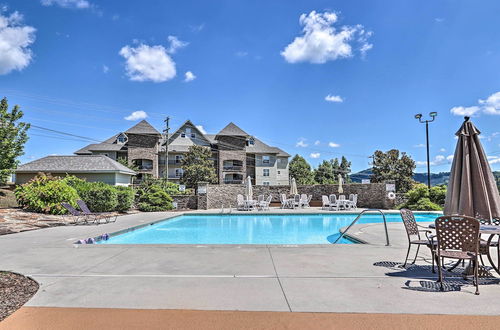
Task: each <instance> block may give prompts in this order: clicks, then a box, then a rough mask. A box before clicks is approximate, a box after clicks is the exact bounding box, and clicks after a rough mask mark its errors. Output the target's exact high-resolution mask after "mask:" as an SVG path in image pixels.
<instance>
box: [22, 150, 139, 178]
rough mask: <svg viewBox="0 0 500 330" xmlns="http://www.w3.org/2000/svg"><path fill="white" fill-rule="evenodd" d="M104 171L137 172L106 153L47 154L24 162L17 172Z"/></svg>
mask: <svg viewBox="0 0 500 330" xmlns="http://www.w3.org/2000/svg"><path fill="white" fill-rule="evenodd" d="M37 172H54V173H90V172H92V173H102V172H119V173H125V174H130V175H135V174H137V173H136V172H134V171H132V170H131V169H129V168H128V167H126V166H123V165H122V164H120V163H118V162H116V161H114V160H113V159H111V158H109V157H107V156H104V155H91V156H87V155H77V156H47V157H43V158H40V159H37V160H34V161H32V162H29V163H26V164H22V165H20V166H19V167H18V168H17V169H16V173H37Z"/></svg>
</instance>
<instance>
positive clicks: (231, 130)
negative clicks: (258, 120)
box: [217, 122, 249, 136]
mask: <svg viewBox="0 0 500 330" xmlns="http://www.w3.org/2000/svg"><path fill="white" fill-rule="evenodd" d="M217 135H218V136H223V135H229V136H249V134H248V133H247V132H245V131H244V130H242V129H241V128H239V127H238V126H236V125H235V124H234V123H233V122H230V123H229V124H228V125H227V126H226V127H224V128H223V129H221V130H220V132H219V133H217Z"/></svg>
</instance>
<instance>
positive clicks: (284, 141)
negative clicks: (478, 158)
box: [0, 0, 500, 172]
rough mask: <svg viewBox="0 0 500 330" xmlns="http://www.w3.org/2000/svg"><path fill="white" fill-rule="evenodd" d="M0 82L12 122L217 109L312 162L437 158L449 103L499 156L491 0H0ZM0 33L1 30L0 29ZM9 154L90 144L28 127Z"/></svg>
mask: <svg viewBox="0 0 500 330" xmlns="http://www.w3.org/2000/svg"><path fill="white" fill-rule="evenodd" d="M0 8H2V9H1V14H0V15H1V19H0V41H4V43H3V46H0V47H4V49H0V96H7V97H8V99H9V102H10V104H11V105H13V104H19V105H21V107H22V109H23V110H24V111H25V118H26V120H28V121H30V122H32V123H33V124H34V125H38V126H41V127H45V128H50V129H56V130H60V131H64V132H68V133H71V134H76V135H80V136H83V137H87V138H92V139H96V140H103V139H105V138H108V137H109V136H111V135H113V134H114V133H116V132H119V131H122V130H125V129H127V128H128V127H130V126H132V125H133V124H134V123H136V122H137V120H136V121H134V120H126V119H124V118H125V117H129V116H131V115H132V114H133V113H134V112H135V115H132V116H131V117H129V119H133V118H140V117H141V116H144V115H147V120H149V121H150V122H151V123H152V124H153V125H155V126H156V127H157V128H158V129H161V128H162V125H163V118H164V117H165V116H167V115H168V116H170V117H171V126H172V127H173V128H174V129H175V128H177V127H178V125H180V124H181V123H182V122H184V121H185V120H186V119H190V120H191V121H193V122H194V123H195V124H197V125H201V126H203V128H204V129H205V131H207V132H208V133H216V132H217V131H218V130H220V129H221V128H222V127H224V126H225V125H226V124H227V123H228V122H229V121H233V122H235V123H236V124H238V125H239V126H240V127H241V128H243V129H244V130H245V131H247V132H249V133H250V134H253V135H255V136H257V137H259V138H261V139H262V140H264V141H266V142H267V143H269V144H272V145H276V146H279V147H281V148H282V149H284V150H286V151H288V152H289V153H290V154H295V153H299V154H301V155H303V156H304V157H306V159H307V160H308V161H309V162H311V164H313V165H317V164H318V163H319V162H320V161H321V160H323V159H330V158H332V157H339V156H341V155H346V156H347V157H348V159H349V160H351V161H352V163H353V166H352V167H353V171H358V170H362V169H365V168H367V167H368V162H369V159H368V156H369V155H371V154H372V153H373V151H374V150H376V149H381V150H388V149H390V148H398V149H400V150H402V151H406V152H407V153H409V154H410V155H411V156H412V157H413V159H415V160H416V161H417V162H418V167H417V171H418V172H424V171H425V148H423V147H422V144H423V143H425V130H424V125H421V124H418V122H417V121H416V120H415V119H414V118H413V117H414V114H416V113H423V114H427V113H429V112H431V111H437V112H438V113H439V115H438V117H437V119H436V121H435V122H434V123H432V124H431V126H430V128H431V130H430V132H431V158H432V165H433V166H432V171H433V172H438V171H447V170H449V168H450V163H449V161H450V159H451V158H450V155H452V154H453V151H454V147H455V143H456V140H455V139H454V133H455V132H456V130H457V129H458V127H459V126H460V124H461V122H462V120H463V115H464V114H472V115H473V122H474V123H475V124H476V125H477V126H478V128H479V129H480V130H481V131H482V132H483V134H482V135H483V136H484V138H483V140H482V141H483V143H484V148H485V150H486V151H487V153H488V154H489V155H490V156H491V163H492V167H493V168H494V169H497V170H498V169H500V133H498V132H500V127H499V125H498V124H499V123H500V72H499V71H500V69H499V68H500V66H499V65H498V63H500V39H499V38H498V31H499V30H500V21H499V20H498V15H499V14H500V2H498V1H481V2H473V1H425V2H423V1H401V0H394V1H389V0H384V1H285V0H283V1H235V0H227V1H143V2H138V1H92V0H41V1H38V0H32V1H3V2H1V5H0ZM0 44H2V43H1V42H0ZM31 135H32V136H31V139H30V141H29V142H28V144H27V146H26V155H25V156H23V157H22V159H21V160H22V161H23V162H26V161H29V160H31V159H34V158H38V157H42V156H45V155H48V154H71V153H72V152H73V151H75V150H77V149H79V148H80V147H82V146H84V145H86V144H87V143H90V142H89V140H85V141H82V140H80V139H77V138H75V137H70V136H62V135H57V134H55V133H50V132H49V131H43V130H40V129H32V130H31Z"/></svg>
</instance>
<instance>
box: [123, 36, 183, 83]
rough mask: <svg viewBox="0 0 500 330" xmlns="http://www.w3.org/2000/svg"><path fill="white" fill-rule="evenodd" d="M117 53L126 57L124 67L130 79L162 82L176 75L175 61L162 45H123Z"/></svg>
mask: <svg viewBox="0 0 500 330" xmlns="http://www.w3.org/2000/svg"><path fill="white" fill-rule="evenodd" d="M119 54H120V55H121V56H123V57H124V58H125V59H126V63H125V69H126V71H127V76H129V78H130V80H133V81H153V82H164V81H167V80H170V79H173V78H174V77H175V75H176V70H175V62H174V60H173V59H172V58H171V57H170V55H168V54H167V50H166V49H165V48H164V47H163V46H160V45H157V46H148V45H144V44H140V45H139V46H137V47H130V46H125V47H123V48H122V49H121V50H120V53H119Z"/></svg>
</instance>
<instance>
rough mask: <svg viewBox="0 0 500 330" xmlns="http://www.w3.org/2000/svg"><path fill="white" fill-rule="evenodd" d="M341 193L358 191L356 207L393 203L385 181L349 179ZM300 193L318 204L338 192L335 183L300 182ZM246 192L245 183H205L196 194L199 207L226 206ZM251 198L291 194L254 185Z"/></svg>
mask: <svg viewBox="0 0 500 330" xmlns="http://www.w3.org/2000/svg"><path fill="white" fill-rule="evenodd" d="M342 188H343V190H344V192H343V194H344V195H346V196H348V195H349V194H358V207H361V208H376V209H390V208H393V207H394V200H390V199H388V198H387V191H386V186H385V184H384V183H370V184H361V183H352V184H345V185H343V187H342ZM297 189H298V191H299V194H307V195H312V201H313V202H315V203H314V204H318V203H319V204H320V205H321V196H322V195H330V194H336V195H338V185H336V184H324V185H319V184H318V185H299V186H298V187H297ZM238 194H242V195H244V194H245V187H244V185H240V184H238V185H232V184H225V185H208V186H207V193H206V194H205V195H199V196H198V207H199V209H219V208H221V207H222V206H223V207H224V208H228V207H229V205H231V207H235V205H236V195H238ZM253 194H254V198H257V196H258V195H262V194H263V195H266V196H267V195H269V194H271V195H272V196H273V200H272V202H275V203H279V202H280V198H279V196H280V194H286V195H287V196H289V194H290V186H254V187H253Z"/></svg>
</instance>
